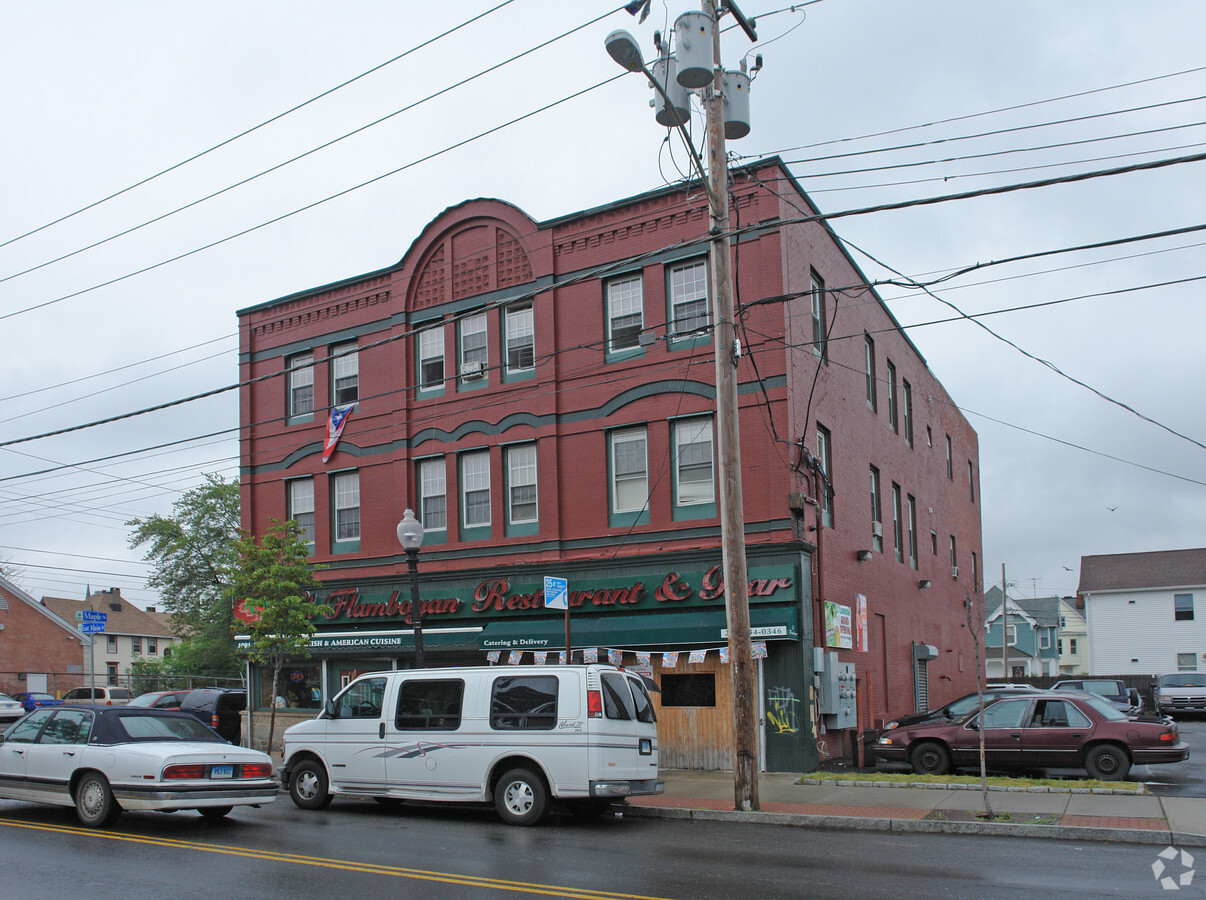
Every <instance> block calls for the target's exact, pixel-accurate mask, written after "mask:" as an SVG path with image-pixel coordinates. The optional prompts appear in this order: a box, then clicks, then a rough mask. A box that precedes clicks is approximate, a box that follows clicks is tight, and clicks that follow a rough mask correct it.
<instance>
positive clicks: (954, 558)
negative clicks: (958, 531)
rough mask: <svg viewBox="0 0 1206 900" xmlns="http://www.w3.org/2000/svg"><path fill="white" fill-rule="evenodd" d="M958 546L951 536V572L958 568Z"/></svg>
mask: <svg viewBox="0 0 1206 900" xmlns="http://www.w3.org/2000/svg"><path fill="white" fill-rule="evenodd" d="M958 549H959V548H958V545H957V544H956V543H955V536H954V535H953V534H952V535H951V572H952V573H953V572H954V571H955V569H957V568H958V567H959V552H958Z"/></svg>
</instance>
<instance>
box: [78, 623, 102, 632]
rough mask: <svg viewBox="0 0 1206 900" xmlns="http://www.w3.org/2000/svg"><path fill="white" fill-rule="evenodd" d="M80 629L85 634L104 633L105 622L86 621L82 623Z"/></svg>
mask: <svg viewBox="0 0 1206 900" xmlns="http://www.w3.org/2000/svg"><path fill="white" fill-rule="evenodd" d="M80 631H82V632H83V633H84V634H103V633H104V631H105V623H104V622H84V623H82V624H81V625H80Z"/></svg>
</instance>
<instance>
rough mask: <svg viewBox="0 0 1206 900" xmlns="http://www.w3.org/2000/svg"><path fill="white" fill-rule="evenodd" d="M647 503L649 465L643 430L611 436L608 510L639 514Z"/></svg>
mask: <svg viewBox="0 0 1206 900" xmlns="http://www.w3.org/2000/svg"><path fill="white" fill-rule="evenodd" d="M648 502H649V465H648V458H647V453H646V437H645V429H644V428H627V429H624V430H623V431H614V432H612V434H611V507H612V510H613V511H614V512H641V511H642V510H644V509H645V507H646V506H647V505H648Z"/></svg>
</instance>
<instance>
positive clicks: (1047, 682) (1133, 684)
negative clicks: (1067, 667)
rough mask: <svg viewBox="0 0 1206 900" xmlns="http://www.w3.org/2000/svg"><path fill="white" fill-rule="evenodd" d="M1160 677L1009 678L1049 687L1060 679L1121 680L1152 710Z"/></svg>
mask: <svg viewBox="0 0 1206 900" xmlns="http://www.w3.org/2000/svg"><path fill="white" fill-rule="evenodd" d="M1159 677H1160V676H1158V675H1031V676H1029V677H1027V678H1011V679H1009V683H1010V684H1032V685H1034V686H1035V687H1036V688H1049V687H1051V686H1052V685H1053V684H1055V683H1057V682H1060V681H1083V680H1089V681H1092V680H1096V679H1106V680H1111V681H1112V680H1121V681H1122V682H1123V683H1124V684H1125V685H1126V686H1127V687H1128V688H1134V689H1135V690H1136V691H1138V692H1139V698H1140V699H1141V700H1142V701H1143V708H1144V709H1145V710H1150V709H1153V708H1154V704H1153V702H1152V686H1153V685H1154V684H1155V683H1156V681H1157V679H1158V678H1159Z"/></svg>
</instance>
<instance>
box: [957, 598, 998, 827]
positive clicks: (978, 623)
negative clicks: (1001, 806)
mask: <svg viewBox="0 0 1206 900" xmlns="http://www.w3.org/2000/svg"><path fill="white" fill-rule="evenodd" d="M972 589H973V591H974V594H970V593H968V592H967V589H966V588H964V592H963V612H964V614H965V615H966V616H967V630H968V632H970V633H971V638H972V647H973V649H974V651H975V660H976V694H977V695H978V696H977V705H976V708H977V712H976V717H977V718H976V721H977V722H978V723H979V725H978V727H977V728H976V732H977V733H978V734H979V736H980V797H981V799H983V801H984V814H985V817H986V818H989V819H995V818H996V814H995V813H994V812H993V811H992V804H991V803H989V801H988V768H987V766H986V765H985V757H984V666H985V659H984V652H981V651H982V649H983V650H986V649H987V648H982V647H981V645H980V633H981V632H982V631H983V629H984V592H983V591H982V590H980V586H979V585H978V584H973V585H972ZM977 601H979V602H977Z"/></svg>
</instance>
